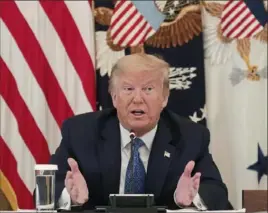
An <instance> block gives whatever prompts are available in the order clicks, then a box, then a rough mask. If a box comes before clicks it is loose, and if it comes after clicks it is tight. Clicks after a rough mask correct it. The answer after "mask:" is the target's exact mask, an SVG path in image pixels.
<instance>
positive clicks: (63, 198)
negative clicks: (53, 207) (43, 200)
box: [58, 188, 71, 210]
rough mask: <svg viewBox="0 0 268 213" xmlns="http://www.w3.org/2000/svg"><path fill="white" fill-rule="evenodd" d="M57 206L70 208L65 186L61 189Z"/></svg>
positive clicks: (69, 198) (65, 208)
mask: <svg viewBox="0 0 268 213" xmlns="http://www.w3.org/2000/svg"><path fill="white" fill-rule="evenodd" d="M58 208H59V209H63V210H70V209H71V197H70V195H69V193H68V191H67V189H66V188H64V189H63V191H62V193H61V196H60V198H59V201H58Z"/></svg>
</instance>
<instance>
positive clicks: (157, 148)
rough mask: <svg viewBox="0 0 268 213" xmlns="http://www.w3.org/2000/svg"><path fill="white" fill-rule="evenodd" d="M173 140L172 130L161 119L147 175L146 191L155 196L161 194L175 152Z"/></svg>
mask: <svg viewBox="0 0 268 213" xmlns="http://www.w3.org/2000/svg"><path fill="white" fill-rule="evenodd" d="M171 142H172V136H171V133H170V130H169V129H168V127H167V126H166V125H165V123H164V121H163V120H161V119H160V121H159V123H158V128H157V132H156V136H155V139H154V142H153V146H152V150H151V154H150V157H149V163H148V168H147V177H146V193H153V194H154V196H155V198H157V197H158V196H159V195H160V192H161V190H162V187H163V185H164V182H165V178H166V175H167V172H168V169H169V164H170V162H171V160H172V157H173V156H174V153H175V149H176V148H175V146H174V145H172V143H171Z"/></svg>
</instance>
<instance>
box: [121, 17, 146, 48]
mask: <svg viewBox="0 0 268 213" xmlns="http://www.w3.org/2000/svg"><path fill="white" fill-rule="evenodd" d="M142 25H144V26H145V25H146V21H145V19H144V18H143V17H142V16H139V17H138V19H137V20H136V22H135V23H134V24H133V25H132V27H131V29H130V30H128V33H127V35H126V38H125V40H124V41H123V42H122V46H123V47H124V46H126V45H127V44H128V41H130V40H132V38H133V37H135V36H136V35H137V32H138V31H139V30H140V28H143V27H142Z"/></svg>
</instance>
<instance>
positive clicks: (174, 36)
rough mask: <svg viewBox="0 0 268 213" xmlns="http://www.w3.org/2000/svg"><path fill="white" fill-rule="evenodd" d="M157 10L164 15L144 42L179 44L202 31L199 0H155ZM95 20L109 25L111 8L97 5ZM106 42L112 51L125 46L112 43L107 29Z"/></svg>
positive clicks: (139, 50) (138, 50)
mask: <svg viewBox="0 0 268 213" xmlns="http://www.w3.org/2000/svg"><path fill="white" fill-rule="evenodd" d="M155 3H156V5H157V6H158V8H159V10H160V11H161V12H162V13H163V14H164V15H165V16H166V18H165V20H164V22H163V23H162V24H161V26H160V28H159V29H158V30H157V32H156V33H155V34H154V35H153V36H151V37H150V38H149V39H147V40H146V41H145V44H146V45H148V46H152V47H158V48H169V47H176V46H181V45H183V44H185V43H188V42H189V41H190V40H192V39H193V38H194V36H198V35H199V34H200V33H201V31H202V22H201V8H200V2H199V0H166V1H165V0H159V1H155ZM94 15H95V21H96V22H97V23H98V24H100V25H104V26H109V25H110V22H111V18H112V15H113V10H112V9H110V8H106V7H97V8H95V10H94ZM107 44H108V45H109V46H110V48H111V49H113V50H114V51H119V50H122V49H124V48H126V47H119V46H116V45H113V44H112V42H111V37H110V32H109V30H108V31H107ZM131 50H132V52H141V51H144V50H143V45H140V46H137V47H133V48H131Z"/></svg>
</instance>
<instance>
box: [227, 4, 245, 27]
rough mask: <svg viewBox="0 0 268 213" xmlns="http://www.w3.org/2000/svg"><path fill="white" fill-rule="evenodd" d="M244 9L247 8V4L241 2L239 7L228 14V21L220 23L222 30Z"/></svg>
mask: <svg viewBox="0 0 268 213" xmlns="http://www.w3.org/2000/svg"><path fill="white" fill-rule="evenodd" d="M245 9H247V6H246V5H245V4H242V5H241V6H240V7H239V9H237V10H236V11H233V13H232V14H230V16H229V18H228V21H227V20H226V21H225V22H223V23H222V26H223V28H222V30H223V31H225V30H226V29H227V28H229V27H230V25H231V24H232V22H234V20H235V19H237V18H238V17H239V16H240V15H241V13H242V12H243V11H244V10H245Z"/></svg>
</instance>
